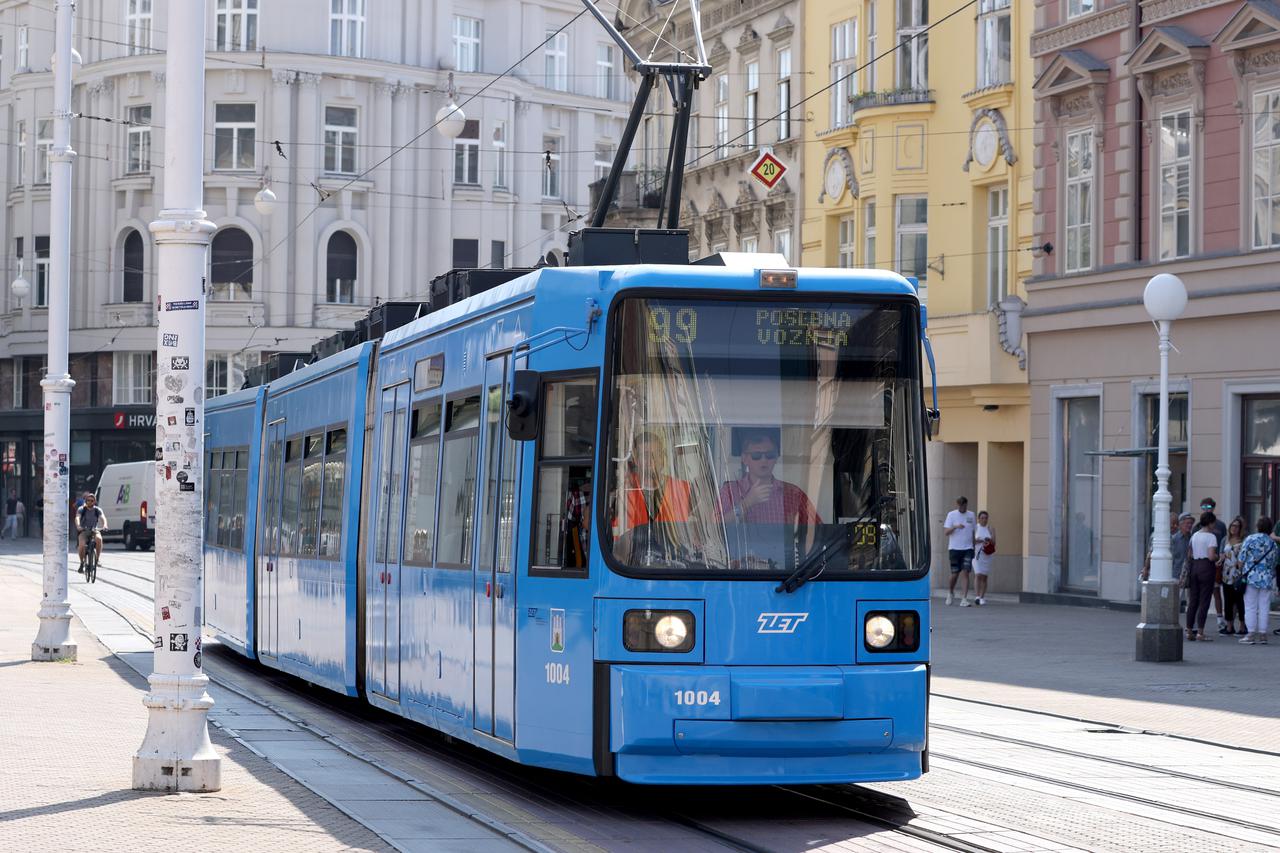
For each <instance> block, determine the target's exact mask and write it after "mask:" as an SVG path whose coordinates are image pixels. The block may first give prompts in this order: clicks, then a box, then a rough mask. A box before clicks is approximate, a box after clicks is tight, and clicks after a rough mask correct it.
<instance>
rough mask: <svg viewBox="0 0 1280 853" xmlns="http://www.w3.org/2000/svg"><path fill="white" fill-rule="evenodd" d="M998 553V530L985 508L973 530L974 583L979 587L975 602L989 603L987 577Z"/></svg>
mask: <svg viewBox="0 0 1280 853" xmlns="http://www.w3.org/2000/svg"><path fill="white" fill-rule="evenodd" d="M995 553H996V531H995V528H994V527H992V526H991V516H990V514H989V513H988V512H987V511H986V510H985V509H984V510H983V511H982V512H980V513H978V524H977V527H975V528H974V531H973V583H974V586H976V587H977V590H976V594H977V598H975V599H974V600H973V603H974V604H977V605H979V606H981V605H984V604H986V603H987V579H988V577H989V576H990V574H991V563H992V561H993V559H994V556H995Z"/></svg>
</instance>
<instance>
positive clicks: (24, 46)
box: [18, 26, 31, 71]
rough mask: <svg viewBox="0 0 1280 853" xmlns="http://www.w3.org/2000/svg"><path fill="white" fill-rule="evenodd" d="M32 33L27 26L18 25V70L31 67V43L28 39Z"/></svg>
mask: <svg viewBox="0 0 1280 853" xmlns="http://www.w3.org/2000/svg"><path fill="white" fill-rule="evenodd" d="M29 35H30V33H29V31H28V30H27V28H26V27H25V26H23V27H18V70H19V71H27V70H30V68H31V61H30V57H31V43H30V42H29V41H28V37H29Z"/></svg>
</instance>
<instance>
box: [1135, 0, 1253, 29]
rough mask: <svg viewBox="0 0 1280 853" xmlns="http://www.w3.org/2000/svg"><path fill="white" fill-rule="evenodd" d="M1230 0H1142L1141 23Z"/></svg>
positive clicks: (1154, 21) (1145, 23) (1161, 19)
mask: <svg viewBox="0 0 1280 853" xmlns="http://www.w3.org/2000/svg"><path fill="white" fill-rule="evenodd" d="M1230 2H1232V0H1142V23H1143V24H1144V25H1147V24H1154V23H1156V22H1158V21H1163V20H1164V19H1165V18H1176V17H1177V16H1178V15H1183V14H1186V13H1187V12H1193V11H1195V10H1197V9H1207V8H1209V7H1210V6H1221V5H1222V4H1224V3H1230Z"/></svg>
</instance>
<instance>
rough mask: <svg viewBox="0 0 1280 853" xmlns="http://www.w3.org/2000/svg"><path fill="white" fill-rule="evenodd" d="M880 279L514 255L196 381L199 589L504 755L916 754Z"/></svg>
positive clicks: (211, 610) (893, 326) (918, 415)
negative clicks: (500, 279)
mask: <svg viewBox="0 0 1280 853" xmlns="http://www.w3.org/2000/svg"><path fill="white" fill-rule="evenodd" d="M923 329H924V324H923V310H922V308H921V306H920V304H919V301H918V298H917V296H916V293H915V290H914V288H913V286H912V284H911V283H909V282H908V281H907V280H906V279H903V278H901V277H900V276H898V275H896V274H892V273H886V272H876V271H850V270H824V269H800V270H790V269H787V270H762V269H757V268H754V267H753V266H752V265H747V266H742V267H738V266H703V265H690V266H677V265H650V264H639V265H623V266H616V267H600V266H591V267H587V266H584V267H565V268H556V267H545V268H541V269H537V270H534V271H531V272H529V273H527V274H524V275H522V276H520V277H518V278H515V279H514V280H511V281H508V282H506V283H505V284H502V285H500V286H497V287H494V288H493V289H490V290H487V291H485V292H483V293H480V294H478V295H474V296H471V297H470V298H467V299H464V300H461V301H459V302H456V303H454V304H451V305H449V306H448V307H444V308H441V309H439V310H435V311H432V312H430V313H427V314H426V315H425V316H422V317H420V318H418V319H416V320H413V321H412V322H410V323H408V324H406V325H404V326H401V327H400V328H397V329H394V330H393V331H391V332H389V333H387V334H386V335H385V336H383V337H382V338H381V340H376V341H369V342H366V343H362V344H360V345H359V346H356V347H353V348H351V349H348V350H345V351H343V352H340V353H338V354H336V355H332V356H330V357H328V358H324V359H322V360H320V361H317V362H315V363H313V364H311V365H309V366H307V367H304V368H302V369H300V370H297V371H295V372H293V373H290V374H287V375H285V376H283V377H281V378H279V379H276V380H274V381H272V382H270V383H269V384H268V385H267V386H266V387H264V388H256V389H248V390H244V391H241V392H238V393H235V394H231V395H228V396H226V397H222V398H218V399H215V400H212V401H210V402H209V404H208V407H207V409H208V416H207V418H208V428H209V434H208V438H207V452H208V460H209V468H210V471H209V474H210V476H209V478H208V482H209V487H208V495H207V502H208V515H207V517H208V525H207V550H206V570H207V583H206V592H205V599H206V611H205V612H206V614H207V622H208V624H209V626H210V627H211V629H213V630H214V631H215V632H216V633H217V634H219V635H220V636H221V637H222V638H224V639H225V640H226V642H227V643H228V644H229V645H230V646H231V647H232V648H235V649H237V650H238V651H240V652H241V653H243V654H245V655H247V656H250V657H256V658H258V659H259V660H261V661H262V662H263V663H264V664H266V665H268V666H272V667H277V668H279V669H282V670H284V671H286V672H290V673H293V674H295V675H297V676H299V677H301V678H304V679H307V680H308V681H311V682H314V683H316V684H321V685H324V686H326V687H329V688H331V689H333V690H337V691H340V692H344V693H347V694H351V695H361V696H364V697H366V698H367V701H369V702H370V703H372V704H374V705H376V706H378V707H380V708H384V709H386V710H388V711H391V712H393V713H396V714H400V715H403V716H405V717H407V718H410V719H413V720H416V721H419V722H421V723H423V724H424V725H427V726H431V727H433V728H435V729H438V730H440V731H442V732H446V733H448V734H450V735H453V736H455V737H458V738H461V739H463V740H466V741H468V742H470V743H473V744H477V745H479V746H482V747H484V748H486V749H489V750H492V751H494V752H496V753H499V754H501V755H504V756H506V757H508V758H510V759H512V760H515V761H519V762H522V763H527V764H533V765H539V766H543V767H550V768H557V769H561V770H566V771H571V772H575V773H582V774H598V775H613V776H617V777H620V778H622V779H624V780H628V781H632V782H638V783H717V784H742V783H777V782H792V783H796V782H805V783H808V782H812V783H817V782H857V781H877V780H898V779H912V778H915V777H917V776H918V775H919V774H920V773H921V772H923V771H924V770H925V769H927V750H926V713H927V695H928V673H929V670H928V660H929V603H928V599H929V589H928V580H927V577H926V575H927V569H928V553H929V547H928V530H927V523H926V519H927V513H926V506H925V475H924V449H923V441H924V437H925V433H926V425H925V417H926V410H925V408H924V402H923V396H922V388H921V368H920V357H919V353H920V344H921V339H922V334H923Z"/></svg>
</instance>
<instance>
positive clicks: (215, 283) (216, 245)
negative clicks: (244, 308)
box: [209, 228, 253, 300]
mask: <svg viewBox="0 0 1280 853" xmlns="http://www.w3.org/2000/svg"><path fill="white" fill-rule="evenodd" d="M209 255H210V268H209V281H210V282H211V283H212V284H211V287H210V292H209V298H210V299H214V300H239V299H252V298H253V240H252V239H250V237H249V235H248V234H246V233H244V231H241V230H240V229H239V228H224V229H223V230H221V231H219V232H218V233H217V234H214V235H213V245H212V247H211V248H210V252H209Z"/></svg>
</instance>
